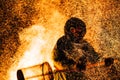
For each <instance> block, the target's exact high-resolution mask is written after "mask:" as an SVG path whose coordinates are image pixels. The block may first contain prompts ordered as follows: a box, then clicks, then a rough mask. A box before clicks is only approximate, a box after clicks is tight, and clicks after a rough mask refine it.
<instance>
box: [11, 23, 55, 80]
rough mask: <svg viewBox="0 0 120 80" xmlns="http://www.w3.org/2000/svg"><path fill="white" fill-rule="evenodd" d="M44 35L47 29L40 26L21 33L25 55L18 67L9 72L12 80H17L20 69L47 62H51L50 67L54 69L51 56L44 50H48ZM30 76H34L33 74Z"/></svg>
mask: <svg viewBox="0 0 120 80" xmlns="http://www.w3.org/2000/svg"><path fill="white" fill-rule="evenodd" d="M44 33H45V28H44V27H43V26H39V25H34V26H32V27H31V28H29V29H25V30H24V31H23V32H21V33H20V38H21V43H22V45H21V48H22V49H23V50H24V53H23V54H22V57H21V58H20V61H19V63H18V65H16V64H15V66H13V67H12V68H11V69H10V70H9V73H10V80H17V77H16V72H17V70H18V69H21V68H26V67H30V66H34V65H36V64H41V63H43V62H45V61H49V64H50V66H51V67H52V68H53V65H52V61H51V58H50V55H51V54H50V52H49V53H47V51H46V52H45V50H44V49H47V47H46V43H47V41H45V40H44V35H43V34H44ZM29 74H31V75H32V72H30V73H29Z"/></svg>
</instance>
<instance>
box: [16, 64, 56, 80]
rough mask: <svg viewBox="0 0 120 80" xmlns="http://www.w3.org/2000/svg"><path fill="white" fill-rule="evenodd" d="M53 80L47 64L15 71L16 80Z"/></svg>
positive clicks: (50, 69)
mask: <svg viewBox="0 0 120 80" xmlns="http://www.w3.org/2000/svg"><path fill="white" fill-rule="evenodd" d="M47 74H48V75H47ZM53 78H54V77H53V73H52V68H51V66H50V65H49V63H48V62H44V63H43V64H40V65H35V66H31V67H27V68H22V69H19V70H17V79H18V80H33V79H37V80H53Z"/></svg>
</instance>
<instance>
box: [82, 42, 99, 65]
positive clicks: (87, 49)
mask: <svg viewBox="0 0 120 80" xmlns="http://www.w3.org/2000/svg"><path fill="white" fill-rule="evenodd" d="M82 49H83V50H84V55H85V56H87V59H88V61H89V62H91V63H96V62H97V61H98V60H99V55H98V53H97V52H96V51H95V50H94V48H93V47H92V46H91V45H90V44H89V43H86V44H85V45H84V46H83V47H82Z"/></svg>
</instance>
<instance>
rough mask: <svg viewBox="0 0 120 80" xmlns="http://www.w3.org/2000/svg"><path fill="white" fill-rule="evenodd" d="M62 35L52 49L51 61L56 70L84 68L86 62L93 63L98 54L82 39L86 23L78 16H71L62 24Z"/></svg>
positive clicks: (80, 69)
mask: <svg viewBox="0 0 120 80" xmlns="http://www.w3.org/2000/svg"><path fill="white" fill-rule="evenodd" d="M64 33H65V34H64V35H63V36H62V37H60V38H59V39H58V41H57V43H56V45H55V47H54V50H53V56H52V57H53V62H54V66H55V68H56V69H57V70H63V69H64V70H78V71H82V70H85V69H86V63H87V62H90V63H95V62H96V61H97V60H98V58H99V56H98V54H97V53H96V52H95V51H94V48H93V47H92V46H91V45H90V44H89V43H88V42H87V41H85V40H84V39H83V37H84V35H85V34H86V25H85V23H84V22H83V21H82V20H80V19H79V18H76V17H72V18H70V19H68V20H67V22H66V23H65V26H64Z"/></svg>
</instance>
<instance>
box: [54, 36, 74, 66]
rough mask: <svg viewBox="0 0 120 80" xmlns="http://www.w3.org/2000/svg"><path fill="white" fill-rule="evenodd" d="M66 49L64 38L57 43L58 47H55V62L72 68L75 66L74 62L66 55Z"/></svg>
mask: <svg viewBox="0 0 120 80" xmlns="http://www.w3.org/2000/svg"><path fill="white" fill-rule="evenodd" d="M65 48H66V41H65V40H64V38H63V37H62V38H60V39H59V40H58V41H57V43H56V46H55V47H54V50H53V60H54V62H58V63H59V65H62V66H71V65H72V64H74V61H73V60H72V59H69V58H68V57H67V56H66V54H65V53H64V50H65Z"/></svg>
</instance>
